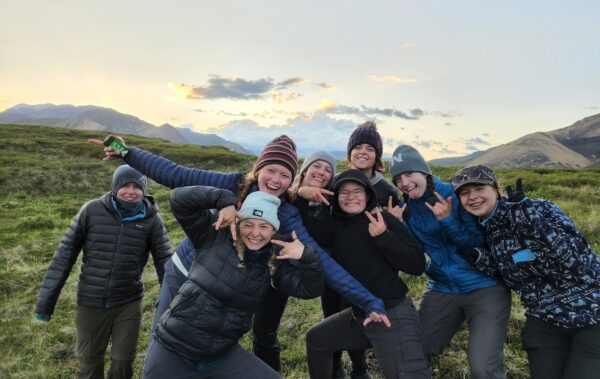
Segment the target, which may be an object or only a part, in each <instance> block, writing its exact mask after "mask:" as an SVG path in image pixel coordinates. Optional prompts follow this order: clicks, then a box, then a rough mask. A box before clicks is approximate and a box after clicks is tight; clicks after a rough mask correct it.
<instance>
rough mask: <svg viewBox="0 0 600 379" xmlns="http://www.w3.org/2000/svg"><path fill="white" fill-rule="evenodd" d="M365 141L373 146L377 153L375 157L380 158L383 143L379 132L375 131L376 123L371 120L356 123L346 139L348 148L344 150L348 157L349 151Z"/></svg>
mask: <svg viewBox="0 0 600 379" xmlns="http://www.w3.org/2000/svg"><path fill="white" fill-rule="evenodd" d="M363 143H367V144H369V145H371V146H373V147H374V148H375V152H376V153H377V159H378V160H381V155H382V154H383V143H382V142H381V136H380V135H379V132H377V125H375V123H374V122H373V121H367V122H363V123H362V124H360V125H358V126H357V127H356V129H354V131H353V132H352V134H351V135H350V139H349V140H348V148H347V149H346V152H347V154H348V159H350V152H351V151H352V149H354V147H356V146H357V145H360V144H363Z"/></svg>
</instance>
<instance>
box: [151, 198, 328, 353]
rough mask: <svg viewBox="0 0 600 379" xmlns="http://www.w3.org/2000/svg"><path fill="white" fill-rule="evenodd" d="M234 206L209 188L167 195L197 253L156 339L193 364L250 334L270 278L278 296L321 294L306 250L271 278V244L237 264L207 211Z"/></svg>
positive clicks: (314, 260) (315, 259)
mask: <svg viewBox="0 0 600 379" xmlns="http://www.w3.org/2000/svg"><path fill="white" fill-rule="evenodd" d="M235 202H236V198H235V196H233V194H231V192H229V191H225V190H220V189H216V188H210V187H200V186H197V187H184V188H179V189H176V190H174V191H173V193H172V210H173V213H174V214H175V216H176V218H177V219H178V221H179V223H180V225H181V226H182V228H183V229H184V230H185V232H186V234H188V236H189V237H190V240H191V241H192V242H193V243H194V246H195V248H197V252H198V253H197V254H196V256H195V261H194V264H193V265H192V268H191V270H190V273H189V276H188V279H187V281H186V282H185V283H184V284H183V286H182V287H181V288H180V290H179V292H178V294H177V296H175V298H174V299H173V301H172V302H171V306H170V307H169V309H167V311H165V313H163V315H162V316H161V318H160V321H159V324H158V328H157V330H156V337H157V339H158V340H159V341H160V342H161V343H162V344H163V345H164V346H165V347H167V348H169V349H171V350H173V351H175V352H177V353H178V354H179V355H181V356H183V357H185V358H187V359H190V360H193V361H199V362H204V361H211V360H214V359H216V358H218V357H219V356H221V355H222V354H224V353H225V352H226V351H227V350H229V349H230V348H231V347H232V346H233V345H234V344H236V343H237V342H238V341H239V339H240V338H241V337H242V336H243V335H244V334H245V333H246V332H248V331H249V330H250V329H251V321H252V314H253V313H254V312H255V311H256V309H258V307H259V305H260V304H261V302H262V300H263V299H264V297H265V295H266V294H267V291H268V289H269V286H270V285H271V279H272V280H273V285H275V286H276V287H277V288H278V289H279V290H281V291H282V292H284V293H287V294H289V295H292V296H296V297H301V298H314V297H317V296H319V295H320V294H321V292H322V289H323V272H322V270H321V265H320V261H319V256H318V255H317V254H316V253H315V252H314V251H313V250H312V249H310V248H308V247H307V248H305V251H304V254H303V256H302V258H301V259H300V261H299V262H300V264H299V265H298V266H294V265H292V264H289V263H287V262H285V261H276V262H275V273H274V275H273V277H272V278H271V273H270V271H269V268H268V267H267V260H268V258H269V256H270V254H271V250H270V249H271V246H270V245H267V248H266V249H265V251H262V252H261V253H251V252H249V253H247V255H246V258H245V259H244V261H243V262H242V261H240V259H239V258H238V255H237V252H236V251H235V249H234V247H233V241H232V239H231V234H230V233H229V230H219V231H215V230H214V229H212V228H211V227H210V224H211V223H212V222H213V221H214V216H213V215H212V214H211V213H210V212H209V211H208V209H209V208H218V209H220V208H222V207H224V206H226V205H233V204H235ZM257 256H258V257H257Z"/></svg>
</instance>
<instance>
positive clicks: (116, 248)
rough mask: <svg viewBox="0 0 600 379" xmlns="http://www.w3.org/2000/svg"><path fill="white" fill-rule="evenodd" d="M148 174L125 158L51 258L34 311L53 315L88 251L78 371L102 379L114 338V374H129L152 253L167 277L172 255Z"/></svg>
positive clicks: (80, 301) (42, 317) (80, 293)
mask: <svg viewBox="0 0 600 379" xmlns="http://www.w3.org/2000/svg"><path fill="white" fill-rule="evenodd" d="M146 188H147V180H146V177H145V176H144V175H142V174H140V173H139V172H138V171H136V170H134V169H133V168H131V167H129V166H127V165H123V166H120V167H118V168H117V169H116V170H115V172H114V175H113V181H112V189H111V191H110V192H108V193H106V194H104V195H103V196H102V197H101V198H99V199H95V200H91V201H89V202H87V203H86V204H84V205H83V206H82V207H81V209H80V210H79V212H78V213H77V215H76V216H75V218H74V219H73V221H72V222H71V224H70V225H69V228H68V230H67V233H66V234H65V236H64V237H63V239H62V241H61V242H60V244H59V245H58V248H57V250H56V252H55V254H54V256H53V257H52V261H51V262H50V267H49V268H48V272H47V273H46V277H45V278H44V281H43V283H42V287H41V289H40V293H39V296H38V300H37V303H36V305H35V314H36V315H35V318H36V320H38V321H42V322H48V321H50V318H51V316H52V314H53V313H54V308H55V306H56V302H57V301H58V297H59V295H60V292H61V290H62V288H63V286H64V284H65V282H66V280H67V278H68V277H69V273H70V272H71V270H72V268H73V265H74V264H75V262H76V261H77V257H78V256H79V253H80V251H82V250H83V264H82V266H81V274H80V275H79V283H78V288H77V310H76V313H75V324H76V327H77V343H76V346H75V355H76V356H77V358H78V360H79V369H78V372H77V378H104V353H105V352H106V349H107V347H108V342H109V340H111V341H112V349H111V368H110V372H109V377H110V378H131V377H132V376H133V361H134V358H135V354H136V346H137V340H138V336H139V329H140V325H141V319H142V297H143V296H144V287H143V283H142V272H143V270H144V267H145V266H146V262H147V261H148V257H149V255H150V253H151V254H152V258H153V260H154V266H155V268H156V272H157V274H158V279H159V282H161V283H162V278H163V273H164V270H163V266H164V264H165V262H167V261H168V259H169V258H170V257H171V247H170V242H169V238H168V236H167V231H166V229H165V227H164V224H163V221H162V219H161V217H160V215H159V214H158V207H157V205H156V204H155V202H154V199H153V198H152V197H151V196H149V195H147V194H146Z"/></svg>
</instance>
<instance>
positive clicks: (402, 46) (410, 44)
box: [400, 42, 417, 49]
mask: <svg viewBox="0 0 600 379" xmlns="http://www.w3.org/2000/svg"><path fill="white" fill-rule="evenodd" d="M415 46H417V44H416V43H412V42H405V43H403V44H402V45H400V47H401V48H403V49H410V48H413V47H415Z"/></svg>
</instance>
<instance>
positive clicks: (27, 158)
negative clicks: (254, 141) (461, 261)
mask: <svg viewBox="0 0 600 379" xmlns="http://www.w3.org/2000/svg"><path fill="white" fill-rule="evenodd" d="M90 137H93V138H102V137H103V135H102V133H100V132H82V131H75V130H69V129H60V128H47V127H33V126H21V125H0V138H1V140H2V141H3V147H2V150H1V154H0V230H2V233H1V234H0V290H1V295H2V297H1V300H0V301H1V302H2V307H1V313H0V330H2V333H0V356H2V360H0V377H14V378H38V377H39V378H63V377H72V376H73V373H74V372H75V370H76V360H75V358H74V357H73V345H74V342H75V327H74V310H75V295H76V284H77V276H78V274H77V271H78V269H79V263H78V264H77V265H76V267H75V268H74V271H75V272H74V273H72V274H71V276H70V277H69V280H68V281H67V283H66V285H65V288H63V291H62V294H61V297H60V299H59V302H58V305H57V309H56V312H55V314H54V316H53V319H52V321H51V322H50V323H48V324H38V323H35V322H33V305H34V303H35V299H36V296H37V291H38V288H39V286H40V284H41V281H42V279H43V277H44V274H45V271H46V269H47V266H48V263H49V261H50V258H51V257H52V254H53V253H54V249H55V248H56V246H57V244H58V242H59V241H60V239H61V238H62V236H63V234H64V232H65V230H66V228H67V225H68V224H69V222H70V221H71V219H72V217H73V216H74V215H75V213H76V212H77V210H78V209H79V207H80V206H81V205H82V204H83V203H84V202H85V201H87V200H89V199H92V198H95V197H98V196H100V195H101V194H102V193H104V192H106V191H107V190H108V188H109V187H110V182H111V172H112V171H113V170H114V168H115V167H116V166H117V165H118V164H119V163H117V162H109V163H107V162H102V161H101V157H102V152H101V149H100V148H99V147H97V146H92V145H89V144H87V143H86V142H85V140H86V139H87V138H90ZM126 140H127V142H128V143H129V144H131V145H139V146H142V147H143V148H144V149H146V150H150V151H153V152H156V153H159V154H162V155H164V156H166V157H168V158H170V159H172V160H174V161H176V162H178V163H181V164H185V165H188V166H193V167H201V168H206V169H213V170H220V171H232V170H246V169H248V168H250V167H251V164H252V161H253V158H252V157H250V156H243V155H239V154H235V153H230V152H228V151H226V150H225V149H223V148H218V147H211V148H202V147H198V146H191V145H175V144H171V143H168V142H164V141H160V140H155V139H147V138H140V137H134V136H130V137H126ZM434 171H435V172H436V173H438V174H439V175H440V176H441V177H442V178H443V179H448V178H449V177H450V176H451V175H452V173H453V172H454V171H455V168H443V167H436V168H434ZM499 176H500V179H501V181H502V182H503V183H505V184H510V183H512V182H513V181H514V179H516V178H517V177H522V178H524V182H525V189H526V191H527V192H528V194H529V195H530V196H538V197H545V198H548V199H552V200H555V201H556V202H558V203H559V204H560V205H561V207H563V209H565V210H566V211H567V212H568V213H569V215H570V216H571V217H572V218H573V219H574V220H575V223H576V224H577V225H578V226H579V227H580V228H581V230H582V231H583V233H584V234H585V235H586V236H587V237H588V238H589V240H590V242H591V243H592V245H593V246H594V248H595V249H596V251H598V250H600V171H599V170H580V171H575V170H569V171H542V170H518V171H511V170H500V172H499ZM150 193H152V194H154V195H155V197H156V198H157V201H158V203H159V204H160V206H161V213H162V215H163V218H164V219H165V222H166V224H167V228H168V230H169V234H170V237H171V241H172V243H173V246H175V245H176V243H177V242H178V241H180V240H181V238H182V237H183V236H182V233H181V230H180V229H179V228H178V227H177V224H176V222H175V221H174V219H173V217H172V215H171V214H170V212H169V204H168V195H169V193H168V190H167V189H165V188H164V187H162V186H159V185H157V184H155V183H151V185H150ZM144 279H145V283H146V289H147V294H146V297H145V299H144V316H143V317H144V319H143V320H144V321H143V327H142V334H141V337H140V342H139V349H138V359H137V360H136V377H139V374H140V373H141V368H142V365H143V358H144V353H145V348H146V346H147V343H148V340H149V324H150V322H151V321H152V317H153V301H154V299H155V296H156V294H157V292H158V286H157V282H156V275H155V273H154V270H153V268H152V265H151V264H149V267H148V268H147V269H146V271H145V273H144ZM406 280H407V282H408V284H409V287H410V288H411V296H412V297H413V298H414V299H415V300H416V301H417V302H418V298H419V297H420V294H421V293H422V292H423V291H424V288H425V278H424V277H419V278H415V277H406ZM514 303H515V307H514V310H513V317H512V318H511V328H510V333H509V339H508V343H507V347H506V355H507V358H506V365H507V368H508V370H509V374H510V376H511V377H526V376H527V368H526V361H525V357H524V355H523V353H522V352H521V350H520V342H519V336H518V329H519V328H520V326H522V323H523V321H524V317H523V314H522V310H521V308H520V306H519V304H518V301H517V300H516V299H515V302H514ZM319 319H320V306H319V303H318V300H312V301H302V300H296V299H291V300H290V303H289V305H288V307H287V309H286V313H285V315H284V319H283V321H282V324H281V327H280V339H281V342H282V345H283V347H284V349H283V353H282V356H283V370H284V373H285V375H286V376H287V377H288V378H302V377H307V374H306V364H305V359H304V342H303V335H304V333H305V332H306V330H307V329H308V327H310V325H312V324H314V323H315V322H317V321H319ZM466 337H467V334H466V333H465V331H464V330H463V331H461V332H460V333H459V335H458V336H457V337H456V338H454V340H453V342H452V344H451V346H450V347H449V348H448V349H447V350H446V352H445V353H444V355H443V356H442V357H441V358H440V359H438V360H437V361H436V362H434V370H435V377H438V378H453V377H456V378H460V377H465V376H466V375H468V368H467V367H466V356H465V353H464V351H465V348H466V341H467V338H466ZM248 342H249V340H248V336H246V337H245V339H244V341H243V343H244V344H245V345H246V346H247V345H248ZM375 370H376V368H375Z"/></svg>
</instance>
